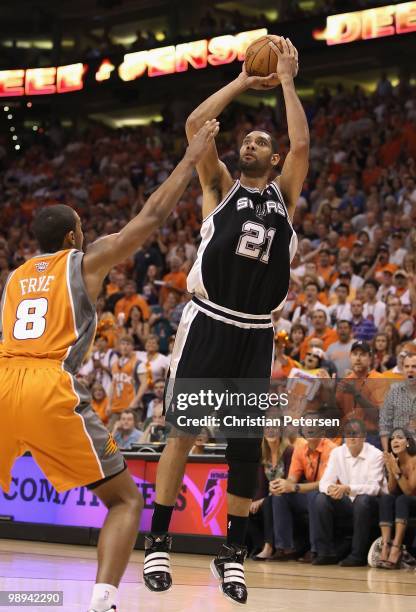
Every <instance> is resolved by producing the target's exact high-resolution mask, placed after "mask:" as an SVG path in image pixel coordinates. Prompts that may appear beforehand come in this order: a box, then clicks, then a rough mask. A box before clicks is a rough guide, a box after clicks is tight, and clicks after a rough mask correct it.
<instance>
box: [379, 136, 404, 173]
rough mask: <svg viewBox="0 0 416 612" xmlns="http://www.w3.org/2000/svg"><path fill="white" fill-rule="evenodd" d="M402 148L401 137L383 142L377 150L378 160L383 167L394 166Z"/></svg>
mask: <svg viewBox="0 0 416 612" xmlns="http://www.w3.org/2000/svg"><path fill="white" fill-rule="evenodd" d="M402 146H403V138H402V136H397V137H396V138H395V139H394V140H388V141H387V142H385V143H384V144H383V145H382V146H381V147H380V150H379V158H380V161H381V163H382V165H383V166H384V167H387V166H391V165H392V164H394V163H395V162H396V161H397V159H398V158H399V156H400V152H401V150H402Z"/></svg>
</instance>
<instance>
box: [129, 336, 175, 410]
mask: <svg viewBox="0 0 416 612" xmlns="http://www.w3.org/2000/svg"><path fill="white" fill-rule="evenodd" d="M145 349H146V351H145V352H144V353H139V358H140V364H139V366H138V368H137V375H138V378H139V388H138V390H137V393H136V395H135V396H134V398H132V402H131V408H133V409H137V408H140V407H142V408H143V409H144V410H145V411H147V403H148V401H149V400H150V399H151V397H149V395H150V394H152V392H153V389H154V384H155V380H157V379H160V378H162V379H164V378H165V376H166V373H167V371H168V368H169V360H168V358H167V357H166V356H165V355H162V354H161V353H159V341H158V339H157V337H156V336H154V335H150V336H148V338H147V340H146V344H145ZM145 396H146V397H145ZM146 400H147V401H146Z"/></svg>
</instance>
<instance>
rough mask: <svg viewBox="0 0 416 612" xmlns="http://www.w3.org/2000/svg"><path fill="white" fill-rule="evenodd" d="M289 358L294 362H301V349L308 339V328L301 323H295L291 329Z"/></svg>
mask: <svg viewBox="0 0 416 612" xmlns="http://www.w3.org/2000/svg"><path fill="white" fill-rule="evenodd" d="M289 337H290V348H289V357H291V358H292V359H293V360H294V361H298V362H299V361H300V347H301V346H302V342H303V341H304V340H305V338H306V327H304V326H303V325H302V324H301V323H294V324H293V325H292V327H291V329H290V336H289Z"/></svg>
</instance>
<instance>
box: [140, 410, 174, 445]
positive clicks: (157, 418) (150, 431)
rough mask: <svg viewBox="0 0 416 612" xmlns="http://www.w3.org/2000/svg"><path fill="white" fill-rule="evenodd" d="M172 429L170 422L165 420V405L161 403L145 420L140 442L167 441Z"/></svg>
mask: <svg viewBox="0 0 416 612" xmlns="http://www.w3.org/2000/svg"><path fill="white" fill-rule="evenodd" d="M171 429H172V427H171V425H170V423H166V421H165V416H164V414H163V406H162V405H160V404H159V405H157V406H155V407H154V410H153V414H152V416H151V417H149V418H148V419H146V421H145V422H144V424H143V434H142V436H141V438H140V442H141V443H143V444H148V443H149V442H150V443H155V442H166V440H167V437H168V435H169V432H170V431H171Z"/></svg>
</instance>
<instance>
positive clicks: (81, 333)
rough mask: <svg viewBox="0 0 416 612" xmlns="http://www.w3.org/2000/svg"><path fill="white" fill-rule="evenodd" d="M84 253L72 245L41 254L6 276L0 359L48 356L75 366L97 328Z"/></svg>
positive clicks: (69, 367)
mask: <svg viewBox="0 0 416 612" xmlns="http://www.w3.org/2000/svg"><path fill="white" fill-rule="evenodd" d="M83 256H84V253H82V252H81V251H77V250H75V249H71V250H62V251H57V252H56V253H51V254H44V255H40V256H37V257H33V258H32V259H29V260H28V261H26V262H25V263H24V264H22V265H21V266H20V267H19V268H17V269H16V270H14V271H13V272H12V273H11V274H10V276H9V278H8V280H7V283H6V286H5V288H4V291H3V296H2V300H1V311H0V315H1V319H0V331H2V344H0V359H3V358H13V357H23V358H29V359H33V358H34V359H37V358H39V359H52V360H56V361H61V362H64V363H65V369H67V370H69V371H70V372H71V373H75V372H76V371H77V370H78V368H79V366H80V365H81V362H82V359H83V358H84V356H85V354H86V352H87V351H88V349H89V347H90V346H91V344H92V341H93V339H94V336H95V330H96V313H95V308H94V306H93V305H92V304H91V302H90V300H89V297H88V295H87V292H86V290H85V286H84V280H83V277H82V258H83Z"/></svg>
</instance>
